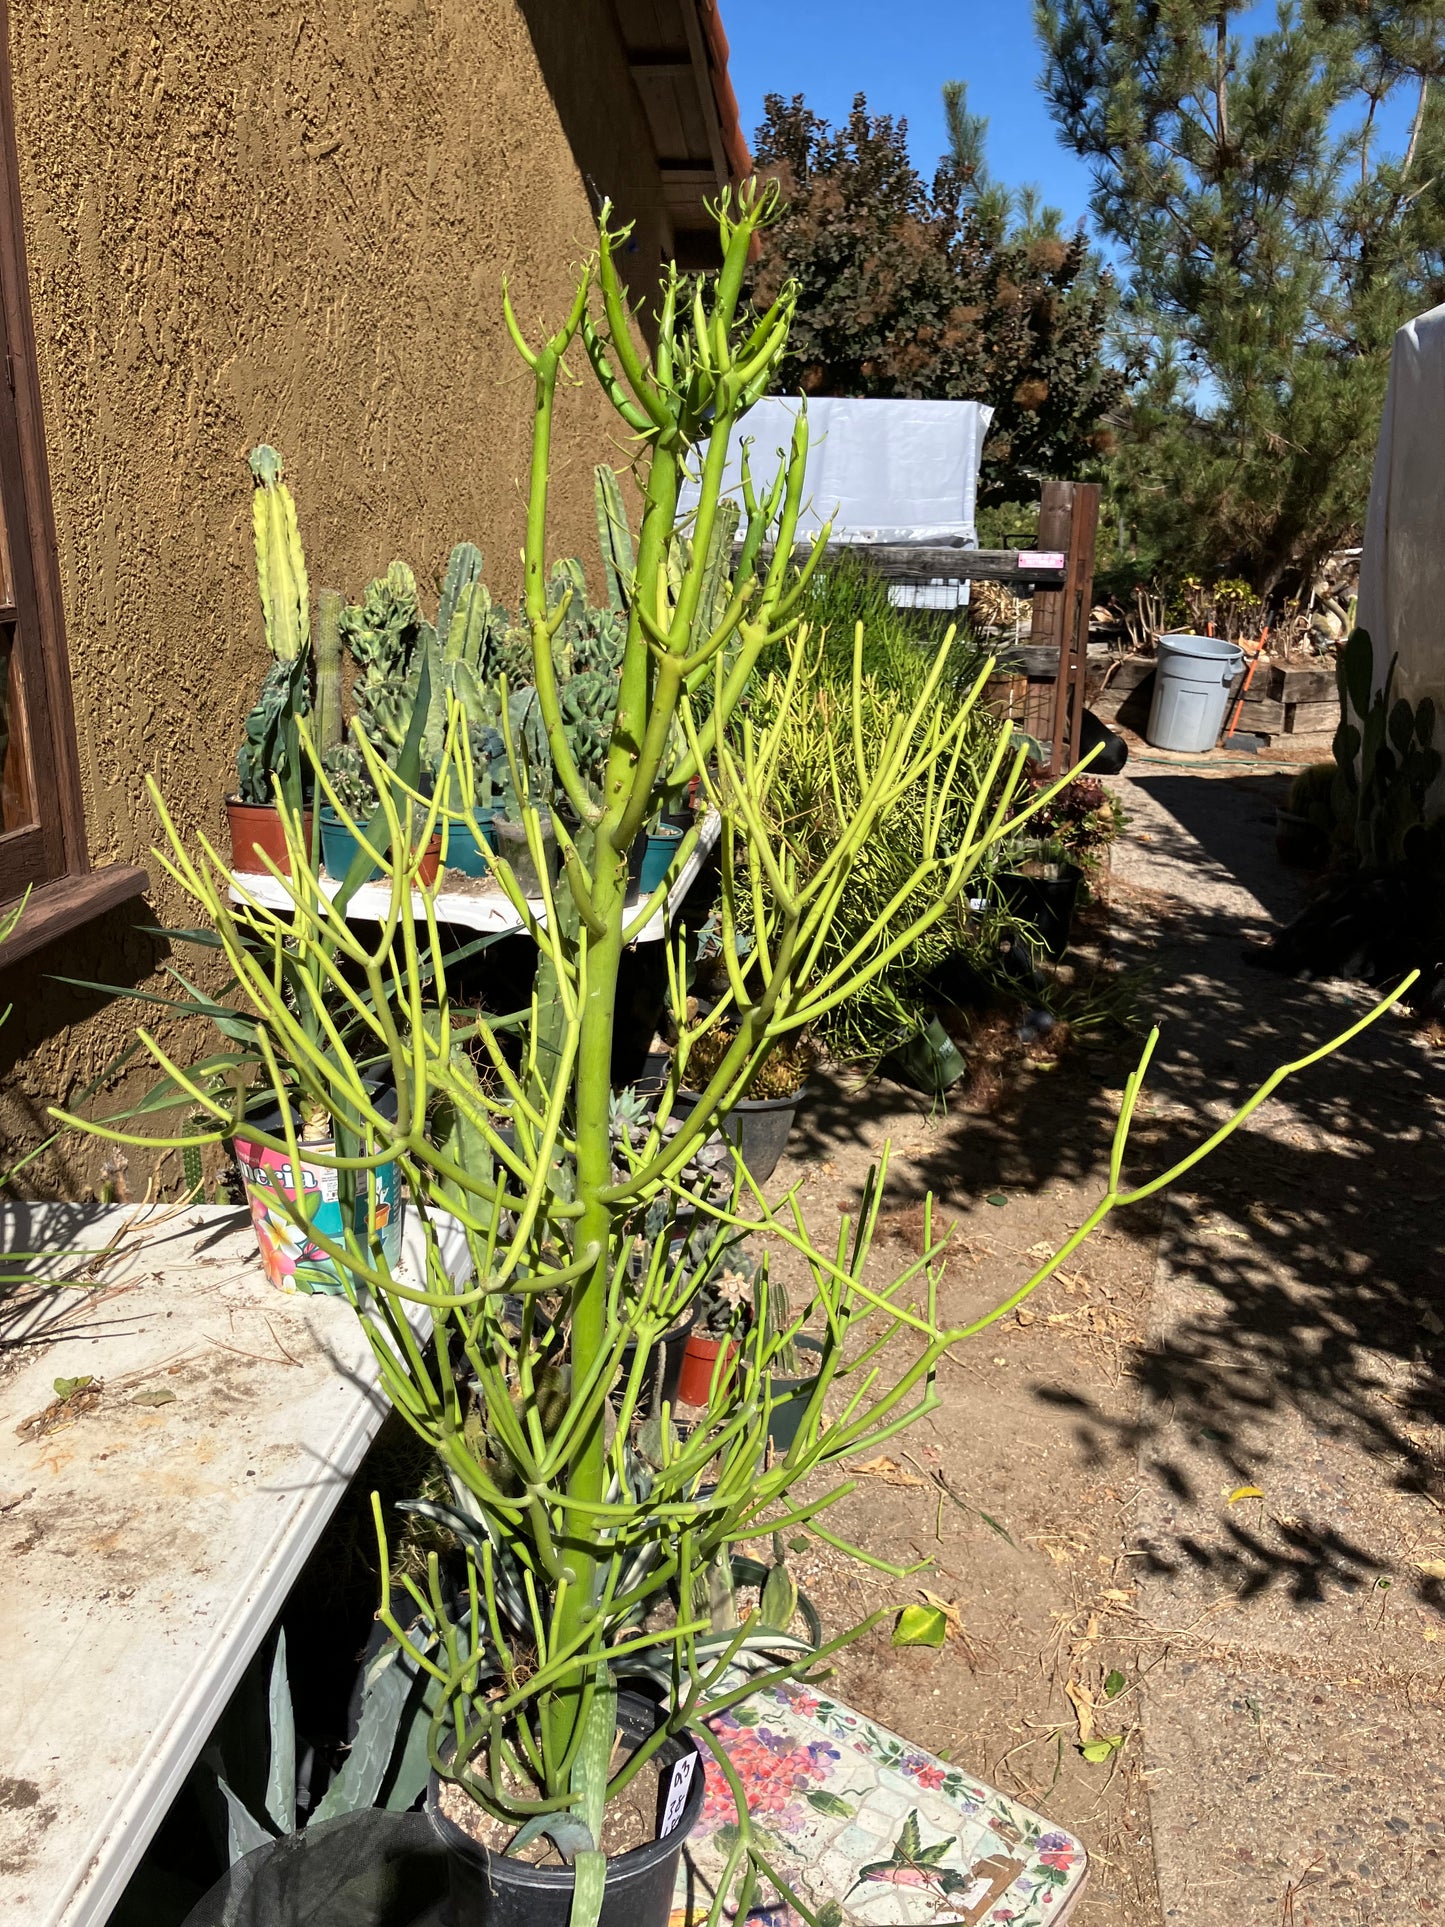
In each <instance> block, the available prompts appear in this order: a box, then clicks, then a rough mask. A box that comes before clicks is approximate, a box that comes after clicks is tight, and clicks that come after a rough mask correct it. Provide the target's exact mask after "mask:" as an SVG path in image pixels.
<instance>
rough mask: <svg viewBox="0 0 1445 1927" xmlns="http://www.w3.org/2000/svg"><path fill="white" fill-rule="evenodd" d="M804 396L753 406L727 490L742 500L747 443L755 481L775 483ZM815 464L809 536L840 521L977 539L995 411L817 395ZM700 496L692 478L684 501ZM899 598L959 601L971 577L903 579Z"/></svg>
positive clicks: (884, 534)
mask: <svg viewBox="0 0 1445 1927" xmlns="http://www.w3.org/2000/svg"><path fill="white" fill-rule="evenodd" d="M802 405H803V404H802V403H801V402H800V400H799V399H798V398H797V397H796V396H782V395H769V396H766V397H765V398H764V399H763V400H762V401H760V402H757V403H756V404H755V405H754V406H753V407H752V408H750V409H749V410H748V412H747V414H746V415H744V416H743V417H742V419H741V421H740V423H739V425H738V428H737V430H736V431H735V433H734V435H733V441H732V446H731V448H730V449H729V451H728V463H727V468H726V470H725V476H724V483H723V491H724V493H725V494H729V495H732V496H734V497H735V498H736V499H737V500H738V501H741V500H742V488H741V468H742V447H743V444H744V443H748V444H750V448H749V454H748V460H749V463H750V466H751V470H752V478H753V485H754V487H755V488H757V489H759V490H761V489H763V488H765V487H766V486H767V484H768V482H770V481H771V479H772V477H773V476H774V474H776V472H777V468H778V465H779V462H780V461H781V460H782V458H783V457H784V455H785V454H786V452H787V449H788V447H789V445H790V444H791V442H792V438H793V425H794V423H795V421H796V419H797V414H798V410H799V408H800V407H801V406H802ZM807 409H808V430H809V440H808V466H807V471H806V479H805V482H804V487H803V513H802V516H801V519H800V521H799V524H798V530H799V533H800V535H805V536H806V535H815V534H816V533H817V532H818V530H819V529H821V528H822V526H823V525H824V523H825V522H828V521H830V520H831V521H832V524H833V540H834V541H837V542H928V541H940V540H943V539H945V538H955V537H960V536H961V537H962V538H963V539H964V541H965V542H966V543H967V544H969V545H970V546H976V541H977V538H976V535H975V531H974V514H975V505H976V501H977V494H978V465H979V458H980V456H981V455H982V453H983V438H984V435H985V434H986V433H987V431H988V425H989V422H990V421H991V420H992V418H993V410H992V409H991V408H988V407H985V405H984V404H983V403H982V402H976V401H859V400H854V399H852V398H845V397H824V398H822V399H816V398H815V399H814V400H811V401H809V402H808V404H807ZM696 501H697V484H696V483H695V482H691V483H687V484H685V485H684V488H683V492H682V506H683V507H684V508H690V507H692V506H693V505H694V504H695V503H696ZM891 593H892V596H893V599H894V601H895V602H898V603H901V604H904V606H911V607H922V608H944V609H952V608H957V607H958V605H959V603H960V602H961V601H963V600H964V599H965V597H964V592H963V586H962V585H961V584H960V583H958V582H955V581H947V582H945V581H940V582H938V583H935V584H929V585H922V586H919V587H917V588H914V587H912V586H909V585H895V587H894V588H893V590H892V591H891Z"/></svg>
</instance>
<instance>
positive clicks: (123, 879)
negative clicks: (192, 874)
mask: <svg viewBox="0 0 1445 1927" xmlns="http://www.w3.org/2000/svg"><path fill="white" fill-rule="evenodd" d="M150 881H151V880H150V878H149V876H148V875H147V874H146V872H145V871H144V870H142V869H139V868H137V867H135V866H134V865H132V864H128V863H111V864H108V865H107V866H106V868H105V869H103V870H87V871H86V872H85V873H84V875H83V876H73V877H60V878H58V879H57V880H56V881H55V882H54V883H44V884H41V885H40V887H39V888H38V889H36V890H32V891H31V893H30V897H29V900H28V902H27V903H26V905H25V913H24V915H23V916H22V917H21V919H20V922H19V924H18V925H17V926H16V928H15V929H14V930H13V931H12V932H11V934H10V935H9V936H8V937H7V938H6V939H5V942H4V943H3V944H0V970H3V969H4V968H5V967H6V965H7V964H13V963H15V962H17V961H18V960H19V959H20V958H21V957H28V956H29V955H30V953H31V951H32V950H39V949H40V948H41V946H42V945H43V944H47V943H53V942H54V941H55V939H56V938H57V937H63V936H64V935H65V934H66V932H67V931H69V930H74V929H76V928H77V926H78V925H80V924H82V923H89V922H90V921H91V919H92V918H94V917H99V916H102V915H104V913H105V912H106V911H107V910H114V909H115V908H116V906H117V905H118V904H121V903H127V902H129V900H130V899H131V898H132V897H140V896H144V895H145V893H146V891H147V890H148V889H149V888H150Z"/></svg>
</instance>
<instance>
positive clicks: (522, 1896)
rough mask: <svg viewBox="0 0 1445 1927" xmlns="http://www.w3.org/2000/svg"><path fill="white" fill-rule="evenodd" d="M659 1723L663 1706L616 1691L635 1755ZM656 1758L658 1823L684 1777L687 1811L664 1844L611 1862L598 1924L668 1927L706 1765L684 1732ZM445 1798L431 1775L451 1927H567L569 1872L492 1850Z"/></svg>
mask: <svg viewBox="0 0 1445 1927" xmlns="http://www.w3.org/2000/svg"><path fill="white" fill-rule="evenodd" d="M659 1718H660V1715H659V1712H658V1709H657V1707H656V1706H655V1705H654V1704H653V1702H652V1701H651V1700H649V1699H644V1698H643V1697H642V1695H641V1694H640V1693H627V1692H623V1693H619V1694H618V1696H617V1724H618V1728H619V1730H620V1731H621V1733H622V1735H623V1738H624V1739H625V1740H627V1741H630V1742H631V1746H632V1748H633V1750H635V1749H636V1748H637V1747H638V1746H640V1745H641V1744H642V1742H643V1741H644V1740H645V1739H647V1738H648V1737H649V1735H650V1734H651V1733H653V1732H654V1731H655V1730H656V1727H657V1725H658V1722H659ZM653 1758H654V1759H655V1760H656V1761H657V1763H658V1767H659V1769H660V1772H659V1781H660V1786H661V1802H660V1804H661V1806H662V1807H663V1809H664V1811H663V1813H660V1814H659V1816H658V1818H659V1823H661V1821H662V1819H663V1818H664V1817H665V1814H666V1812H667V1811H668V1810H669V1808H670V1807H672V1806H673V1804H674V1803H673V1802H671V1801H670V1800H669V1795H670V1794H672V1793H675V1792H678V1791H680V1787H679V1776H680V1775H682V1774H684V1773H686V1774H688V1775H689V1776H690V1777H689V1779H688V1784H687V1788H686V1795H685V1798H683V1803H682V1810H681V1812H680V1813H677V1814H676V1816H675V1818H674V1820H673V1824H672V1826H671V1827H670V1828H669V1830H668V1831H667V1833H665V1834H664V1835H662V1837H661V1838H660V1839H657V1840H649V1841H647V1842H646V1843H645V1844H644V1845H642V1846H640V1847H633V1848H632V1849H631V1850H630V1851H629V1852H627V1853H620V1854H618V1855H617V1856H616V1858H615V1859H612V1860H609V1861H608V1863H607V1886H606V1889H605V1891H604V1893H603V1897H602V1912H601V1914H600V1915H599V1916H598V1927H668V1919H669V1916H670V1915H671V1913H672V1896H673V1889H674V1888H675V1886H676V1884H677V1865H678V1861H679V1859H680V1858H681V1856H682V1849H683V1846H684V1843H685V1842H686V1840H687V1837H688V1835H689V1834H690V1833H691V1832H692V1830H693V1828H694V1827H695V1826H696V1825H697V1822H698V1818H699V1816H700V1815H701V1813H702V1802H703V1762H702V1756H701V1754H700V1752H699V1749H698V1745H697V1742H696V1740H694V1739H693V1738H692V1737H691V1735H690V1734H686V1733H683V1734H679V1735H678V1736H677V1737H676V1738H674V1739H671V1740H666V1741H664V1743H663V1744H662V1746H660V1747H659V1748H658V1750H657V1752H656V1753H655V1754H654V1755H653ZM685 1762H690V1764H688V1765H685V1764H684V1763H685ZM440 1794H441V1783H440V1781H439V1780H438V1778H437V1776H436V1774H435V1773H433V1775H432V1779H431V1785H430V1786H429V1787H428V1789H427V1814H428V1816H429V1818H430V1820H431V1823H432V1826H433V1827H434V1828H435V1829H436V1833H437V1836H438V1838H439V1839H440V1840H441V1842H442V1845H443V1846H444V1847H445V1848H446V1853H447V1865H448V1874H449V1884H450V1890H451V1907H450V1927H568V1920H569V1917H570V1915H571V1911H572V1870H571V1868H570V1867H533V1866H529V1865H528V1864H527V1863H526V1861H523V1860H509V1859H508V1858H507V1857H506V1856H505V1855H503V1854H496V1853H489V1852H488V1850H487V1849H486V1848H485V1847H484V1846H482V1844H481V1843H480V1841H477V1840H473V1839H472V1838H471V1836H470V1834H466V1833H463V1832H462V1830H461V1828H460V1827H458V1826H457V1825H456V1824H455V1823H454V1822H453V1821H451V1820H449V1819H448V1818H447V1816H446V1815H445V1814H444V1813H443V1812H442V1810H441V1803H440Z"/></svg>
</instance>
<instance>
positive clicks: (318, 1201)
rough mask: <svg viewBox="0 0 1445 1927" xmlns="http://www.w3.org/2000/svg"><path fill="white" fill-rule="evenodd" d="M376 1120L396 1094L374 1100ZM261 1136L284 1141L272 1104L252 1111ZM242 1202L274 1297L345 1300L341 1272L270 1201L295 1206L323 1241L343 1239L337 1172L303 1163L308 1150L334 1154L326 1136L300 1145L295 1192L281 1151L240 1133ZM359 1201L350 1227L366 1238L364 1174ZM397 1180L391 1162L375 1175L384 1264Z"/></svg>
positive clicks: (397, 1208)
mask: <svg viewBox="0 0 1445 1927" xmlns="http://www.w3.org/2000/svg"><path fill="white" fill-rule="evenodd" d="M378 1108H379V1109H380V1110H381V1111H382V1114H383V1116H390V1117H393V1118H394V1117H395V1116H396V1092H395V1091H387V1092H384V1093H383V1094H382V1096H381V1098H380V1099H379V1100H378ZM249 1121H250V1122H251V1123H253V1124H254V1125H255V1127H256V1129H257V1130H258V1131H263V1132H264V1133H265V1134H266V1136H267V1137H275V1138H279V1137H284V1135H285V1132H284V1130H283V1128H282V1123H281V1111H280V1108H279V1106H277V1105H276V1104H275V1103H272V1104H270V1105H269V1106H267V1107H265V1108H258V1109H257V1110H256V1111H255V1112H254V1113H253V1114H252V1116H251V1118H250V1120H249ZM232 1148H233V1150H234V1152H235V1156H236V1163H237V1165H238V1166H239V1167H240V1171H241V1182H242V1184H243V1185H244V1186H245V1191H246V1202H247V1203H248V1204H249V1205H250V1207H251V1222H252V1224H253V1225H254V1226H255V1228H256V1242H257V1244H258V1245H259V1246H260V1247H261V1265H262V1269H263V1270H264V1271H265V1273H266V1279H267V1282H268V1283H269V1284H272V1285H275V1286H276V1288H277V1290H278V1291H292V1292H323V1293H328V1294H330V1295H332V1296H335V1297H344V1296H345V1295H346V1288H345V1286H344V1285H343V1283H342V1280H341V1273H340V1272H339V1270H338V1269H337V1267H336V1266H335V1264H333V1262H332V1261H331V1259H330V1258H328V1257H327V1255H326V1253H325V1252H324V1251H322V1250H321V1248H320V1246H319V1245H317V1244H315V1243H313V1242H312V1240H311V1239H310V1238H308V1237H307V1236H306V1232H305V1229H304V1228H303V1227H302V1226H301V1225H297V1224H293V1223H292V1221H291V1220H290V1218H288V1217H287V1216H286V1214H285V1213H284V1212H283V1211H282V1210H281V1208H280V1206H279V1205H278V1203H277V1195H278V1194H279V1195H280V1196H281V1197H283V1198H286V1199H289V1200H290V1201H291V1202H292V1203H296V1202H297V1201H298V1199H299V1200H300V1202H301V1204H302V1206H303V1208H304V1212H305V1216H306V1218H307V1220H308V1221H309V1223H311V1224H313V1225H315V1227H316V1229H317V1230H318V1231H319V1232H320V1233H321V1234H322V1236H323V1237H326V1238H330V1239H332V1240H333V1241H335V1242H337V1243H339V1242H340V1240H341V1237H342V1217H341V1199H340V1184H339V1179H340V1173H339V1172H337V1171H334V1170H331V1169H329V1168H328V1167H327V1166H325V1165H321V1164H316V1163H308V1162H307V1157H306V1153H307V1152H308V1151H315V1152H319V1153H321V1154H322V1155H324V1156H330V1155H332V1154H334V1151H335V1148H336V1147H335V1145H334V1143H333V1142H332V1141H331V1140H330V1139H329V1138H328V1139H327V1140H326V1142H325V1143H324V1144H315V1145H301V1146H299V1147H298V1148H299V1149H300V1152H301V1160H300V1162H301V1189H300V1191H299V1192H298V1191H297V1189H296V1173H295V1170H294V1168H293V1166H292V1163H291V1160H290V1158H289V1157H288V1156H287V1155H286V1153H285V1152H283V1151H273V1150H271V1149H270V1148H269V1147H268V1146H266V1145H262V1144H257V1143H256V1142H255V1140H254V1139H252V1138H249V1137H247V1135H246V1132H245V1130H244V1128H243V1129H242V1130H239V1131H237V1133H236V1135H235V1138H234V1139H233V1140H232ZM357 1190H358V1196H357V1199H356V1204H355V1211H354V1222H355V1225H356V1230H357V1232H358V1233H359V1234H360V1236H361V1237H363V1238H365V1236H366V1227H367V1198H366V1191H365V1189H364V1174H361V1173H359V1174H358V1185H357ZM401 1221H402V1207H401V1177H400V1175H399V1173H398V1171H397V1168H396V1166H395V1165H394V1164H383V1165H382V1166H381V1167H380V1169H379V1170H378V1171H377V1173H376V1225H377V1231H378V1233H379V1235H380V1238H381V1249H382V1251H383V1253H384V1254H385V1256H386V1261H387V1263H388V1265H395V1264H396V1263H397V1261H398V1260H399V1259H400V1257H401Z"/></svg>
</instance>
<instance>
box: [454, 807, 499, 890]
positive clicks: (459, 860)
mask: <svg viewBox="0 0 1445 1927" xmlns="http://www.w3.org/2000/svg"><path fill="white" fill-rule="evenodd" d="M472 814H473V816H475V817H476V819H477V823H478V825H479V827H480V829H481V832H482V835H483V836H484V837H485V839H486V842H485V843H484V844H483V845H482V847H481V848H478V846H477V839H476V837H475V836H473V834H472V829H471V825H470V824H469V823H449V824H448V825H447V830H446V840H447V841H446V855H445V856H444V857H443V858H442V867H443V868H444V869H447V870H460V871H461V873H462V875H463V876H464V877H484V876H488V875H489V874H490V873H491V870H492V865H491V864H490V863H489V862H488V861H487V855H488V853H489V852H495V850H496V847H497V833H496V831H495V830H494V829H493V828H492V812H491V811H490V810H473V812H472Z"/></svg>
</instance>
